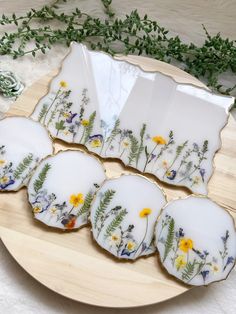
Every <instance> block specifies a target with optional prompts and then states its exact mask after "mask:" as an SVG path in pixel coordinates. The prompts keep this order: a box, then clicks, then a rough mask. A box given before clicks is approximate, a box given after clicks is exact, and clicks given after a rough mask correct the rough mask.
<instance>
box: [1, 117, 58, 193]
mask: <svg viewBox="0 0 236 314" xmlns="http://www.w3.org/2000/svg"><path fill="white" fill-rule="evenodd" d="M52 153H53V144H52V140H51V138H50V136H49V133H48V131H47V130H46V129H45V128H44V127H43V126H42V125H41V124H40V123H38V122H36V121H34V120H31V119H29V118H26V117H20V116H19V117H8V118H4V119H3V120H1V121H0V191H17V190H19V189H20V188H21V187H22V186H24V185H27V183H28V180H29V178H30V176H31V174H32V170H33V169H34V168H35V167H36V166H37V165H38V163H39V162H40V161H41V160H42V159H43V158H44V157H46V156H47V155H50V154H52Z"/></svg>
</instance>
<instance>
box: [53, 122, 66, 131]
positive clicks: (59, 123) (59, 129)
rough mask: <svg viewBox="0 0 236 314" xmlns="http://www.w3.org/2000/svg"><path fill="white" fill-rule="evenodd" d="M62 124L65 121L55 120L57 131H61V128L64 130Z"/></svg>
mask: <svg viewBox="0 0 236 314" xmlns="http://www.w3.org/2000/svg"><path fill="white" fill-rule="evenodd" d="M64 124H65V121H62V120H61V121H60V122H56V124H55V128H56V129H57V130H58V131H61V130H65V128H66V127H65V126H64Z"/></svg>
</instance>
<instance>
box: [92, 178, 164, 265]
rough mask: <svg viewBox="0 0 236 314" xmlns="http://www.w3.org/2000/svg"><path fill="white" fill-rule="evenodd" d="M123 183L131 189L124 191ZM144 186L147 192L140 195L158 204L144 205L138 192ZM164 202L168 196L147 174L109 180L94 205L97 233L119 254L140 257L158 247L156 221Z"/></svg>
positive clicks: (93, 218)
mask: <svg viewBox="0 0 236 314" xmlns="http://www.w3.org/2000/svg"><path fill="white" fill-rule="evenodd" d="M119 186H123V187H127V190H123V191H122V192H121V191H120V190H119ZM131 186H132V193H130V194H129V192H128V191H129V188H130V187H131ZM141 188H144V189H145V191H146V194H145V195H144V196H142V195H140V199H142V202H143V199H145V200H146V201H147V202H149V203H150V202H151V204H152V205H153V206H154V208H151V207H144V208H140V200H139V196H138V195H139V194H138V193H139V192H140V190H141ZM146 189H147V190H146ZM127 199H129V201H130V200H131V202H129V206H126V201H125V200H127ZM150 199H151V201H150ZM131 204H133V205H131ZM164 204H165V198H164V196H163V194H162V192H161V191H160V190H159V188H158V187H157V186H156V185H155V184H154V183H151V182H149V181H148V180H147V179H145V178H143V177H140V176H135V175H125V176H121V177H119V178H117V179H111V180H108V181H106V182H105V183H104V185H103V186H102V188H101V190H100V192H99V193H98V195H97V197H96V199H95V202H94V203H93V204H92V207H91V223H92V231H93V236H94V238H95V240H96V241H97V243H98V244H99V245H100V246H102V247H103V248H104V249H106V250H107V251H109V252H110V253H111V254H113V255H115V256H116V257H118V258H125V259H136V258H137V257H139V256H142V255H148V254H151V253H153V252H154V250H155V249H154V246H153V230H154V224H155V221H156V219H157V216H158V213H159V211H160V209H161V206H163V205H164Z"/></svg>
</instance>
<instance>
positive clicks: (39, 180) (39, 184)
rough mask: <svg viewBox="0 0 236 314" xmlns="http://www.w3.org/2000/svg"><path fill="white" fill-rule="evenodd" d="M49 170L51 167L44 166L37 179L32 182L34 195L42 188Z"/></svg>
mask: <svg viewBox="0 0 236 314" xmlns="http://www.w3.org/2000/svg"><path fill="white" fill-rule="evenodd" d="M50 168H51V165H49V164H45V165H44V167H43V169H42V170H41V172H40V173H39V175H38V178H37V179H36V180H35V181H34V190H35V192H36V193H38V192H39V190H40V189H41V188H42V186H43V184H44V181H45V180H46V177H47V173H48V171H49V169H50Z"/></svg>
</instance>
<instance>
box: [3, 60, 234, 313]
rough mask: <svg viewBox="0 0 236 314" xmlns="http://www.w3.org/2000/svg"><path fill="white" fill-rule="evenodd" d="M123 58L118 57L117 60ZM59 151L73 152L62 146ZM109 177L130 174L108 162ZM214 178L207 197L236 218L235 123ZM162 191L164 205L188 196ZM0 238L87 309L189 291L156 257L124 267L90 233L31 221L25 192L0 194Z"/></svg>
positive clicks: (35, 96) (150, 63) (20, 108)
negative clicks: (89, 305)
mask: <svg viewBox="0 0 236 314" xmlns="http://www.w3.org/2000/svg"><path fill="white" fill-rule="evenodd" d="M120 58H121V57H120ZM123 59H126V60H128V61H130V62H131V63H135V64H138V65H140V66H141V67H142V68H143V69H144V70H148V71H154V70H159V71H161V72H163V73H165V74H167V75H170V76H172V77H173V78H174V79H175V80H176V81H178V82H184V83H192V84H196V85H199V86H203V84H202V83H200V82H199V81H197V80H196V79H195V78H193V77H191V76H190V75H188V74H187V73H185V72H183V71H181V70H179V69H177V68H175V67H173V66H171V65H168V64H165V63H162V62H159V61H156V60H152V59H148V58H144V57H135V56H129V57H126V58H124V57H123ZM53 75H55V73H51V74H50V75H48V76H46V77H43V78H42V79H41V80H39V81H38V82H36V83H35V84H34V85H32V86H31V87H30V88H29V89H28V90H27V91H26V92H25V93H24V94H23V95H22V96H21V97H20V98H19V99H18V101H17V102H16V103H15V105H14V106H13V107H12V109H11V110H10V111H9V113H8V115H23V116H29V115H30V113H31V112H32V111H33V108H34V106H35V105H36V103H37V101H38V100H39V98H40V97H42V96H43V95H44V94H45V93H46V92H47V88H48V84H49V81H50V80H51V78H52V77H53ZM55 148H56V151H58V150H59V149H67V148H74V149H77V148H78V146H77V145H66V144H63V143H62V142H61V141H57V142H56V143H55ZM104 165H105V167H106V169H107V174H108V176H109V177H111V176H114V175H117V174H120V173H122V172H128V170H126V169H125V168H124V167H123V166H122V165H121V164H120V163H118V162H114V161H106V162H104ZM215 166H216V169H215V172H214V175H213V176H212V178H211V180H210V183H209V196H210V197H211V198H212V199H213V200H215V201H217V202H218V203H219V204H220V205H223V206H224V207H225V208H227V209H228V210H229V211H230V212H231V213H232V215H233V216H234V218H236V211H235V212H234V208H235V207H236V189H235V187H236V181H235V178H236V123H235V121H234V120H233V118H232V117H230V118H229V121H228V125H227V126H226V128H225V129H224V130H223V131H222V148H221V150H220V151H219V152H218V153H217V155H216V157H215ZM158 183H159V184H160V185H161V186H162V187H164V189H165V191H166V194H167V196H168V200H171V199H173V198H175V197H179V196H184V195H186V194H187V191H186V190H184V189H180V188H178V189H177V188H173V187H170V186H168V185H167V184H161V183H160V182H158ZM0 236H1V239H2V241H3V243H4V244H5V246H6V248H7V249H8V250H9V252H10V253H11V255H12V256H13V257H14V258H15V260H16V261H17V262H18V263H19V264H20V265H21V266H22V267H23V268H24V269H25V270H26V271H27V272H28V273H29V274H30V275H32V276H33V277H34V278H35V279H37V280H38V281H39V282H41V283H42V284H43V285H45V286H47V287H48V288H50V289H52V290H54V291H55V292H57V293H59V294H61V295H63V296H66V297H69V298H71V299H74V300H77V301H81V302H84V303H88V304H93V305H98V306H106V307H117V308H118V307H135V306H142V305H148V304H153V303H157V302H161V301H164V300H167V299H170V298H172V297H175V296H177V295H179V294H182V293H184V292H186V291H187V290H188V289H189V287H187V286H186V285H184V284H181V283H179V282H177V281H176V280H174V279H173V278H171V277H170V276H169V275H167V274H166V273H165V272H164V270H162V269H161V267H160V265H159V263H158V259H157V256H156V255H154V256H151V257H148V258H141V259H139V260H137V261H136V262H124V261H119V260H116V259H114V258H113V257H112V256H109V255H108V254H106V253H104V251H102V250H101V249H100V248H99V247H98V246H97V244H96V243H94V242H93V240H92V237H91V232H90V228H89V227H85V228H83V229H81V230H79V231H72V232H60V231H58V230H54V229H51V228H49V227H46V226H44V225H43V224H41V223H40V222H38V221H36V220H34V219H33V216H32V212H31V208H30V206H29V204H28V202H27V194H26V189H25V188H23V189H22V190H20V191H19V192H10V193H1V194H0Z"/></svg>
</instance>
